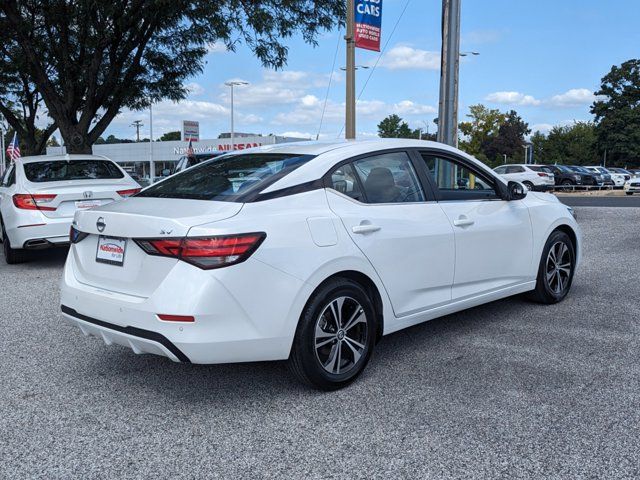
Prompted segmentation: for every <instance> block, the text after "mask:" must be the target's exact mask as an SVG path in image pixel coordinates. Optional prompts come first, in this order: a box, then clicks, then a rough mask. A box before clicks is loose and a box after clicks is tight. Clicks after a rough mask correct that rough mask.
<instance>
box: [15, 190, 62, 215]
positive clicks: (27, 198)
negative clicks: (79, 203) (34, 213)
mask: <svg viewBox="0 0 640 480" xmlns="http://www.w3.org/2000/svg"><path fill="white" fill-rule="evenodd" d="M54 198H56V196H55V195H51V194H35V195H30V194H28V193H16V194H15V195H14V196H13V204H14V205H15V206H16V207H17V208H20V209H22V210H46V211H54V210H56V207H48V206H47V203H51V202H52V201H53V199H54Z"/></svg>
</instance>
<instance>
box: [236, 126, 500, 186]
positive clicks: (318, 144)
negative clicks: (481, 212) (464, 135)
mask: <svg viewBox="0 0 640 480" xmlns="http://www.w3.org/2000/svg"><path fill="white" fill-rule="evenodd" d="M405 148H406V149H409V148H421V149H425V150H426V149H429V150H439V151H441V152H449V153H452V154H455V155H457V156H458V157H463V158H464V159H466V160H468V161H470V162H472V163H474V164H476V165H478V167H479V168H480V169H481V170H484V171H486V172H492V170H491V168H489V167H488V166H487V165H485V164H484V163H482V162H480V161H478V160H477V159H475V158H474V157H472V156H471V155H468V154H466V153H464V152H462V151H460V150H458V149H457V148H454V147H451V146H449V145H445V144H443V143H438V142H431V141H426V140H417V139H405V138H376V139H370V140H337V141H310V142H293V143H280V144H275V145H263V146H261V147H254V148H250V149H247V150H242V153H281V154H293V155H313V156H315V158H313V159H312V160H311V161H309V162H306V163H305V164H304V165H301V166H300V167H298V168H297V169H296V170H294V171H293V172H291V173H289V174H287V175H286V176H285V177H283V178H282V179H280V180H278V181H277V182H275V183H274V184H272V185H271V186H269V187H267V188H266V189H265V190H264V191H263V193H268V192H272V191H276V190H279V189H282V188H287V187H292V186H295V185H298V184H301V183H305V182H308V181H311V180H315V179H317V178H321V177H322V176H323V175H324V174H325V173H326V172H327V171H328V170H329V169H330V168H332V167H333V166H334V165H335V164H336V163H339V162H340V161H342V160H348V159H350V158H354V157H357V156H360V155H367V154H375V153H376V152H382V151H384V150H393V149H405ZM491 174H492V173H490V175H491ZM501 181H502V180H501Z"/></svg>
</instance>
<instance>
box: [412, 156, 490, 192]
mask: <svg viewBox="0 0 640 480" xmlns="http://www.w3.org/2000/svg"><path fill="white" fill-rule="evenodd" d="M422 158H423V159H424V162H425V166H426V168H427V169H428V170H429V174H430V175H431V178H432V179H433V182H434V185H435V186H436V188H437V189H438V193H439V196H440V199H441V200H491V199H497V198H499V197H498V195H497V194H496V191H495V188H494V180H493V179H491V178H490V177H489V176H488V175H486V174H484V173H481V172H479V171H476V170H471V169H470V168H469V167H467V166H466V165H465V164H464V163H462V162H457V161H454V160H452V159H449V158H442V157H439V156H437V155H433V154H429V153H423V154H422Z"/></svg>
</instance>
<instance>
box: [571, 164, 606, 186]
mask: <svg viewBox="0 0 640 480" xmlns="http://www.w3.org/2000/svg"><path fill="white" fill-rule="evenodd" d="M567 167H568V168H570V169H571V170H573V171H574V172H576V173H579V174H580V175H581V176H582V184H583V185H590V186H594V187H601V186H602V185H604V178H602V174H600V173H595V172H592V171H590V170H588V169H586V168H584V167H579V166H577V165H567ZM609 178H611V176H609Z"/></svg>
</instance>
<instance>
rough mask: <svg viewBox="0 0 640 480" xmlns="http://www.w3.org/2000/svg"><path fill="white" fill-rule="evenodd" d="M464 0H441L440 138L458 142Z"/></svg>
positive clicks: (452, 142)
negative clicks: (461, 21)
mask: <svg viewBox="0 0 640 480" xmlns="http://www.w3.org/2000/svg"><path fill="white" fill-rule="evenodd" d="M460 7H461V0H442V60H441V62H442V63H441V70H440V104H439V112H438V141H439V142H441V143H446V144H447V145H451V146H453V147H456V146H457V145H458V75H459V72H460Z"/></svg>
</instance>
